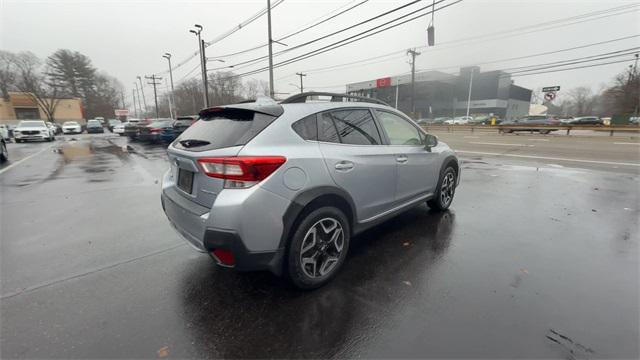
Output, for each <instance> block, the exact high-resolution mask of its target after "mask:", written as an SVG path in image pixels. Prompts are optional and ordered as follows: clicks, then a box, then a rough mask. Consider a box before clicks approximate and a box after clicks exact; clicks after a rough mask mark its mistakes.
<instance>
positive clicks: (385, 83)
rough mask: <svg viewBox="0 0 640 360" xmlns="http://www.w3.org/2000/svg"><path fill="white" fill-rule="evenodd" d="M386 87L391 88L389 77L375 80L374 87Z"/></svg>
mask: <svg viewBox="0 0 640 360" xmlns="http://www.w3.org/2000/svg"><path fill="white" fill-rule="evenodd" d="M387 86H391V78H390V77H386V78H382V79H377V80H376V87H379V88H381V87H387Z"/></svg>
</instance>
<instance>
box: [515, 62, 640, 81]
mask: <svg viewBox="0 0 640 360" xmlns="http://www.w3.org/2000/svg"><path fill="white" fill-rule="evenodd" d="M630 61H635V58H633V59H627V60H618V61H610V62H605V63H598V64H591V65H583V66H575V67H570V68H566V69H557V70H548V71H540V72H534V73H527V74H515V75H511V76H512V77H520V76H529V75H538V74H548V73H554V72H561V71H567V70H575V69H585V68H591V67H597V66H604V65H611V64H619V63H623V62H630Z"/></svg>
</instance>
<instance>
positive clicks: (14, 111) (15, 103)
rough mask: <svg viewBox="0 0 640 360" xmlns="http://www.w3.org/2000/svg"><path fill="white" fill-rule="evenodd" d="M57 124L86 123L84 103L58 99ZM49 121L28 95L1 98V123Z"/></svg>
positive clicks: (55, 112)
mask: <svg viewBox="0 0 640 360" xmlns="http://www.w3.org/2000/svg"><path fill="white" fill-rule="evenodd" d="M54 117H55V120H56V122H58V123H62V122H64V121H78V122H80V123H84V122H85V119H84V112H83V109H82V101H81V100H80V99H78V98H67V99H58V105H57V106H56V109H55V111H54ZM44 119H47V116H46V113H45V112H44V110H43V109H42V107H41V106H40V105H39V104H38V103H37V102H36V101H35V100H34V99H33V98H32V97H31V96H29V94H27V93H21V92H9V98H8V99H5V98H2V97H1V96H0V122H2V123H15V122H18V121H19V120H44Z"/></svg>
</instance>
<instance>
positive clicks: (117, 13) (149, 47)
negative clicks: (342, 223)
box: [0, 0, 640, 94]
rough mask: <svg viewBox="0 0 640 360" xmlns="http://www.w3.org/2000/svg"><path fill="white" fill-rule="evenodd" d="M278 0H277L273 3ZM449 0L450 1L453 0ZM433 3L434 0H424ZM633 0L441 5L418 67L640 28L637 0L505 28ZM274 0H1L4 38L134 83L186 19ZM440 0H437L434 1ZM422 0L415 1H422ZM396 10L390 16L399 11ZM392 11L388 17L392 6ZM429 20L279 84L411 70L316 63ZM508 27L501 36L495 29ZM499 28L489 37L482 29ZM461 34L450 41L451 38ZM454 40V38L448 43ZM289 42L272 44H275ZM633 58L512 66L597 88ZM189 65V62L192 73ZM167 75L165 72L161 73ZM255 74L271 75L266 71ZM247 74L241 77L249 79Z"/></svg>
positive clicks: (299, 21)
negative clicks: (539, 67)
mask: <svg viewBox="0 0 640 360" xmlns="http://www.w3.org/2000/svg"><path fill="white" fill-rule="evenodd" d="M360 1H361V0H359V1H348V0H340V1H310V0H307V1H300V0H285V1H284V2H283V3H282V4H280V5H278V6H277V7H276V8H275V9H273V11H272V19H273V20H272V21H273V38H274V39H278V38H280V37H282V36H283V35H287V34H289V33H291V32H294V31H296V30H298V29H300V28H302V27H304V26H305V25H307V24H309V23H311V22H313V21H314V20H315V19H317V18H319V17H321V16H323V15H324V14H326V13H329V12H331V11H334V10H336V9H338V8H341V7H343V8H344V7H345V6H349V4H351V5H353V4H356V3H358V2H360ZM275 2H276V1H275V0H274V1H272V3H275ZM448 2H452V1H446V2H444V3H443V4H442V5H445V4H446V3H448ZM402 3H403V2H398V1H376V0H371V1H369V2H367V3H365V4H363V5H361V6H359V7H358V8H357V9H354V10H352V11H350V12H347V13H345V14H344V15H342V16H339V17H337V18H335V19H333V20H331V21H329V22H327V23H324V24H322V25H320V26H318V27H316V28H313V29H311V30H308V31H305V32H303V33H301V34H299V35H296V36H293V37H291V38H289V39H287V40H286V41H285V43H287V45H289V47H292V46H295V45H297V44H300V43H303V42H305V41H308V40H310V39H314V38H317V37H321V36H323V35H326V34H328V33H330V32H333V31H336V30H338V29H341V28H344V27H346V26H349V25H352V24H354V23H356V22H359V21H362V20H364V19H366V18H369V17H372V16H375V15H377V14H379V13H381V12H383V11H385V10H389V9H392V8H394V7H397V6H399V5H400V4H402ZM422 3H423V5H421V6H426V5H428V4H430V3H431V1H423V2H422ZM631 3H636V2H635V1H613V0H606V1H605V0H601V1H551V0H549V1H539V0H536V1H533V0H526V1H525V0H522V1H516V0H508V1H507V0H503V1H498V0H465V1H462V2H460V3H458V4H455V5H452V6H450V7H448V8H446V9H444V10H442V11H439V12H437V13H436V14H435V19H434V24H435V28H436V46H435V47H433V48H429V49H421V50H420V49H419V51H421V52H422V55H421V56H419V57H418V58H417V62H416V68H417V69H418V70H424V69H440V70H442V71H444V72H450V73H457V71H458V67H459V66H464V65H474V64H476V63H482V62H488V61H493V60H499V59H505V58H510V57H517V56H525V55H530V54H536V53H541V52H545V51H552V50H558V49H563V48H569V47H573V46H579V45H583V44H588V43H594V42H598V41H605V40H610V39H614V38H620V37H624V36H629V35H635V34H640V15H639V14H640V13H639V12H638V8H634V9H632V10H630V11H628V12H627V13H626V14H623V15H617V16H611V17H603V18H601V19H598V20H594V21H585V22H579V23H576V24H573V25H566V26H559V27H557V28H554V29H549V30H545V31H530V32H529V33H525V34H518V35H517V36H508V35H509V33H508V31H511V30H512V29H515V28H520V27H523V26H529V25H535V24H538V23H543V22H547V21H552V20H555V19H562V18H566V17H570V16H576V15H580V14H583V13H588V12H592V11H597V10H604V9H608V8H612V7H615V6H620V5H625V4H631ZM265 6H266V0H265V1H177V0H174V1H145V0H137V1H118V0H114V1H106V0H105V1H95V0H86V1H80V0H78V1H70V0H57V1H28V0H20V1H16V0H0V12H1V17H0V31H1V33H0V42H1V48H2V49H4V50H9V51H12V52H17V51H22V50H29V51H32V52H34V53H35V54H36V55H38V56H39V57H40V58H43V59H44V58H46V57H47V56H49V55H50V54H51V53H53V52H54V51H55V50H57V49H60V48H67V49H71V50H74V51H79V52H81V53H83V54H85V55H87V56H89V57H90V58H91V60H92V61H93V64H94V65H95V66H96V67H97V68H99V69H100V70H104V71H106V72H107V73H109V74H111V75H113V76H115V77H117V78H118V79H120V81H122V83H123V84H124V85H125V86H126V87H127V88H128V91H127V92H125V94H130V92H131V90H130V89H131V87H133V82H134V81H135V80H136V76H138V75H150V74H152V73H156V74H157V73H162V72H165V71H166V70H167V63H166V60H165V59H163V58H162V54H164V53H165V52H170V53H172V54H173V59H172V60H173V61H174V64H177V63H178V62H180V61H181V60H183V59H185V58H187V57H188V56H189V55H190V54H191V53H193V52H194V51H197V42H196V38H195V36H194V35H193V34H190V33H189V32H188V30H189V29H190V28H192V26H193V25H194V24H202V25H203V26H204V31H203V38H204V39H205V40H210V39H213V38H215V37H216V36H219V35H220V34H223V33H226V32H227V31H229V30H231V29H232V28H233V27H235V26H237V25H238V24H239V23H241V22H243V21H244V20H246V19H247V18H249V17H250V16H252V15H253V14H255V13H257V12H259V11H260V10H261V9H263V8H265ZM436 7H438V6H436ZM413 8H414V7H412V9H413ZM404 13H406V11H405V12H400V13H398V14H397V15H396V14H394V15H391V16H389V17H388V18H389V19H391V18H394V17H396V16H399V15H400V14H404ZM385 19H386V18H385ZM430 21H431V18H430V17H424V18H421V19H419V20H417V21H414V22H411V23H408V24H405V25H402V26H399V27H397V28H395V29H393V30H390V31H387V32H384V33H381V34H377V35H374V36H372V37H369V38H367V39H365V40H362V41H358V42H356V43H352V44H349V45H347V46H344V47H341V48H339V49H337V50H334V51H331V52H328V53H325V54H322V55H319V56H316V57H313V58H310V59H307V60H304V61H300V62H296V63H294V64H291V65H287V66H284V67H281V68H277V69H275V74H274V78H275V79H276V82H275V86H276V91H277V92H281V93H295V92H297V91H298V89H297V88H296V87H295V86H293V85H290V84H291V83H295V84H298V77H297V76H296V75H295V73H296V72H300V71H302V72H308V76H307V77H306V78H305V88H306V89H314V90H324V91H340V92H343V91H344V89H345V87H344V85H345V84H346V83H350V82H357V81H364V80H370V79H375V78H381V77H385V76H392V75H399V74H403V73H407V72H408V71H409V70H410V68H409V65H408V63H407V60H408V57H407V56H406V54H402V53H398V54H395V55H389V56H388V57H386V58H381V59H376V60H368V61H365V62H364V64H357V65H351V66H345V67H341V68H336V69H330V70H324V71H322V70H316V71H313V70H314V69H318V68H324V67H327V66H332V65H338V64H344V63H349V62H358V61H359V60H361V59H365V58H369V57H374V56H379V55H384V54H388V53H392V52H394V51H403V50H404V51H406V49H409V48H412V47H420V46H424V45H425V44H426V27H427V26H428V24H429V22H430ZM382 22H384V20H379V21H376V22H372V23H370V24H365V25H363V26H361V27H358V28H356V29H354V30H353V31H350V32H346V33H343V34H339V35H336V36H334V37H331V38H329V39H326V40H325V41H322V42H318V43H315V44H312V45H309V46H307V47H305V48H303V49H300V50H299V51H292V52H290V53H288V54H284V55H282V56H279V57H276V58H275V59H274V62H276V63H277V62H278V61H281V60H284V59H288V58H290V57H293V56H295V55H298V54H302V53H304V52H307V51H310V50H313V49H316V48H319V47H321V46H323V45H325V44H329V43H331V42H333V41H337V40H339V39H342V38H345V37H347V36H349V35H351V34H355V33H357V32H359V31H362V30H364V29H367V28H369V27H371V26H374V25H377V24H380V23H382ZM500 33H502V34H503V35H502V36H496V34H500ZM486 34H493V36H492V37H482V35H486ZM475 36H478V37H479V38H478V39H476V40H475V41H467V42H463V43H455V42H454V41H456V40H459V39H465V38H469V37H475ZM639 39H640V38H634V39H629V40H625V41H619V42H615V43H610V44H606V45H601V46H598V47H591V48H586V49H580V50H575V51H571V52H565V53H560V54H554V55H548V56H540V57H535V58H528V59H519V60H513V61H509V62H500V63H494V64H489V65H481V68H482V70H483V71H484V70H493V69H501V68H508V67H513V66H523V65H533V64H540V63H546V62H552V61H558V60H565V59H572V58H579V57H583V56H588V55H593V54H598V53H604V52H608V51H615V50H619V49H625V48H630V47H633V46H638V44H639V43H640V40H639ZM266 40H267V18H266V16H263V17H261V18H259V19H258V20H257V21H255V22H253V23H251V24H250V25H248V26H247V27H246V28H244V29H242V30H241V31H238V32H237V33H235V34H233V35H231V36H229V37H228V38H226V39H224V40H223V41H221V42H219V43H217V44H214V45H212V46H210V47H208V48H207V56H208V57H213V56H216V55H220V54H226V53H232V52H234V51H239V50H244V49H247V48H251V47H254V46H258V45H262V44H265V43H266ZM452 42H453V43H452ZM448 43H449V44H448ZM286 48H287V47H285V46H282V45H279V44H274V52H275V51H280V50H283V49H286ZM266 54H267V50H266V47H265V48H262V49H259V50H257V51H253V52H250V53H246V54H242V55H238V56H234V57H227V58H224V60H225V61H226V62H225V63H224V64H221V63H218V62H212V63H209V65H208V66H209V69H214V68H219V67H221V66H227V65H232V64H234V63H237V62H241V61H244V60H248V59H253V58H255V57H259V56H264V55H266ZM266 65H267V61H266V59H265V60H263V61H262V62H260V63H259V64H257V65H253V66H250V67H247V68H244V69H238V70H236V69H228V68H227V69H224V70H232V71H235V72H237V73H240V72H243V71H247V70H252V69H256V68H260V67H263V66H266ZM625 66H627V64H612V65H607V66H602V67H595V68H588V69H579V70H574V71H566V72H558V73H550V74H541V75H535V76H523V77H517V78H514V79H515V82H516V84H518V85H521V86H524V87H528V88H532V89H535V88H538V87H542V86H550V85H560V86H562V87H563V88H571V87H575V86H583V85H585V86H589V87H592V88H593V89H597V88H598V87H600V86H601V85H602V84H605V83H610V82H611V80H612V78H613V77H614V76H615V75H616V74H618V73H620V72H621V71H623V70H624V68H625ZM197 67H198V58H197V57H196V58H194V59H192V60H191V61H190V62H188V63H187V64H186V65H184V66H182V67H179V68H177V69H176V70H175V71H174V74H173V76H174V81H175V82H176V83H178V82H179V81H180V80H182V79H185V78H191V77H196V78H199V70H198V69H197ZM189 72H190V73H189ZM162 76H164V75H162ZM250 78H256V79H262V80H266V79H268V74H267V72H263V73H260V74H257V75H252V76H251V77H250ZM248 79H249V78H247V79H244V80H248Z"/></svg>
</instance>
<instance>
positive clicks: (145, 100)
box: [138, 76, 147, 111]
mask: <svg viewBox="0 0 640 360" xmlns="http://www.w3.org/2000/svg"><path fill="white" fill-rule="evenodd" d="M138 81H140V91H142V103H143V104H144V111H147V99H145V98H144V86H142V78H141V77H140V76H138Z"/></svg>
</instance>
